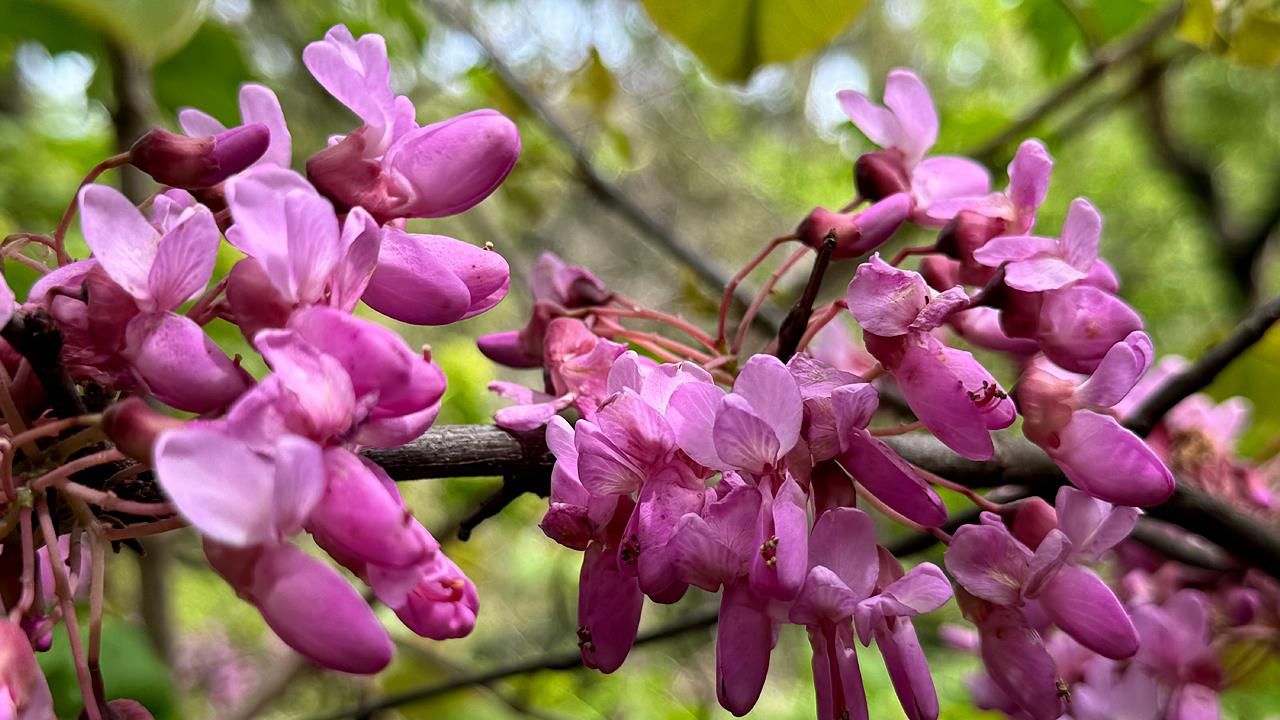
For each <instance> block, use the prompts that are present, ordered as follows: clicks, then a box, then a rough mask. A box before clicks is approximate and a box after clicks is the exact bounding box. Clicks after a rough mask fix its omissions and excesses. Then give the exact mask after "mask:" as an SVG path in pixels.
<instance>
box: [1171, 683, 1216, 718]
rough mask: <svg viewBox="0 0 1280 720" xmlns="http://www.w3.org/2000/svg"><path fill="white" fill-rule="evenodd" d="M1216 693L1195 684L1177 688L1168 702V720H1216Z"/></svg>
mask: <svg viewBox="0 0 1280 720" xmlns="http://www.w3.org/2000/svg"><path fill="white" fill-rule="evenodd" d="M1221 713H1222V709H1221V707H1220V706H1219V704H1218V693H1217V692H1215V691H1213V690H1212V689H1210V688H1208V687H1205V686H1204V685H1199V684H1196V683H1187V684H1186V685H1183V686H1182V687H1180V688H1178V691H1177V692H1176V693H1174V695H1173V698H1172V699H1171V700H1170V702H1169V714H1168V716H1167V718H1168V720H1218V718H1219V717H1221Z"/></svg>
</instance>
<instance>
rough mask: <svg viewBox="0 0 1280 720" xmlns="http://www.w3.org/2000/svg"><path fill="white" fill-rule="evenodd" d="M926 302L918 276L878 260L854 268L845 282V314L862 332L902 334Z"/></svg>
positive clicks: (875, 256)
mask: <svg viewBox="0 0 1280 720" xmlns="http://www.w3.org/2000/svg"><path fill="white" fill-rule="evenodd" d="M928 299H929V288H928V286H927V285H925V282H924V278H922V277H920V275H919V273H914V272H908V271H906V270H899V269H897V268H895V267H892V266H890V265H889V264H888V263H886V262H885V261H883V260H881V259H880V255H879V254H876V255H873V256H871V260H870V261H868V262H865V263H863V264H862V265H860V266H858V271H857V273H856V274H855V275H854V277H853V280H852V281H851V282H850V283H849V292H848V295H847V300H848V303H849V312H850V313H852V314H853V317H854V318H855V319H856V320H857V321H858V324H860V325H861V326H862V327H863V329H864V330H866V331H867V332H870V333H874V334H876V335H881V336H884V337H894V336H897V335H903V334H906V332H907V328H908V327H909V326H910V325H911V323H912V322H914V321H915V319H916V315H917V314H919V312H920V311H921V310H922V309H923V308H924V306H925V303H926V302H927V301H928Z"/></svg>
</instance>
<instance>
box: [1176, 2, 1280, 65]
mask: <svg viewBox="0 0 1280 720" xmlns="http://www.w3.org/2000/svg"><path fill="white" fill-rule="evenodd" d="M1178 37H1179V38H1180V39H1182V40H1184V41H1186V42H1189V43H1191V44H1193V45H1197V46H1199V47H1201V48H1204V49H1205V50H1210V51H1212V52H1215V53H1217V54H1219V55H1221V56H1223V57H1224V58H1226V59H1227V60H1230V61H1232V62H1235V63H1239V64H1241V65H1252V66H1254V67H1274V66H1276V65H1280V2H1277V1H1276V0H1244V2H1236V3H1228V4H1226V5H1217V4H1214V3H1213V2H1212V0H1189V4H1188V5H1187V10H1186V12H1185V13H1183V16H1182V23H1181V24H1180V25H1179V26H1178Z"/></svg>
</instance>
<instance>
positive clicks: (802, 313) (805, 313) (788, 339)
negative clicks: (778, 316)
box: [774, 230, 836, 362]
mask: <svg viewBox="0 0 1280 720" xmlns="http://www.w3.org/2000/svg"><path fill="white" fill-rule="evenodd" d="M835 251H836V231H835V230H832V231H831V232H829V233H827V237H826V238H824V239H823V240H822V247H820V248H818V254H817V257H815V258H814V259H813V270H812V271H811V272H810V273H809V281H808V282H806V283H805V285H804V292H802V293H800V299H799V300H797V301H796V304H795V306H794V307H792V308H791V312H788V313H787V317H786V319H785V320H783V321H782V328H781V329H780V330H778V351H777V352H776V353H774V354H775V355H777V356H778V359H779V360H781V361H782V362H787V361H788V360H790V359H791V356H792V355H795V354H796V348H797V347H799V346H800V340H801V338H803V337H804V331H805V330H807V329H808V328H809V318H810V317H812V316H813V303H814V301H815V300H817V299H818V290H820V289H821V288H822V278H823V277H825V276H826V274H827V268H828V267H829V266H830V265H831V254H832V253H834V252H835Z"/></svg>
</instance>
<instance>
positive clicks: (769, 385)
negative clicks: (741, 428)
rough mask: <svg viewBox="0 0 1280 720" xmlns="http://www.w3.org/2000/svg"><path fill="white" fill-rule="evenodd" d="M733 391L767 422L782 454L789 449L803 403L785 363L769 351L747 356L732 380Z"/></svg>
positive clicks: (794, 437)
mask: <svg viewBox="0 0 1280 720" xmlns="http://www.w3.org/2000/svg"><path fill="white" fill-rule="evenodd" d="M733 394H734V395H737V396H739V397H741V398H743V399H745V400H746V401H747V402H748V403H750V404H751V408H752V410H753V412H754V413H755V415H756V416H757V417H759V418H760V419H761V420H764V421H765V422H766V423H768V424H769V427H771V428H772V429H773V433H774V435H775V436H777V439H778V444H779V446H780V448H781V452H782V454H786V453H787V452H790V450H791V448H792V447H794V446H795V444H796V441H797V440H798V439H799V438H800V422H801V420H802V419H803V415H804V407H803V405H802V404H801V401H800V390H799V388H797V387H796V381H795V378H793V377H791V373H790V372H789V371H788V370H787V366H786V365H783V364H782V362H781V361H780V360H778V359H777V358H776V357H774V356H772V355H753V356H751V358H750V359H749V360H747V362H746V364H745V365H743V367H742V371H741V372H740V373H739V374H738V379H737V380H736V381H734V384H733Z"/></svg>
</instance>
